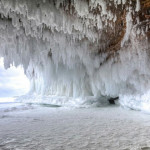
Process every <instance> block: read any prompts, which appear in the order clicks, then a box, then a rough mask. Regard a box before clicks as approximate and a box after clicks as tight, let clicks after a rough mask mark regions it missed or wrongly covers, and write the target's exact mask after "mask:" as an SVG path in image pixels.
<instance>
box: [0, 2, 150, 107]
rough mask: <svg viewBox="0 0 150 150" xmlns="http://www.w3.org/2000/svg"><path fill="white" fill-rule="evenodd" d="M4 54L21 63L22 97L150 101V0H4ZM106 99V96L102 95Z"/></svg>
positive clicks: (129, 103) (0, 33)
mask: <svg viewBox="0 0 150 150" xmlns="http://www.w3.org/2000/svg"><path fill="white" fill-rule="evenodd" d="M0 56H1V57H4V65H5V68H6V69H7V68H9V66H10V64H15V66H18V65H20V64H21V65H23V68H24V71H25V74H26V76H27V77H28V78H29V80H30V92H29V93H28V94H27V95H26V96H24V97H22V98H21V99H22V100H23V101H31V100H32V101H39V102H41V101H45V102H47V103H52V104H60V105H89V104H92V103H93V102H95V101H98V102H100V103H101V102H104V101H107V99H108V98H110V97H112V98H113V97H119V102H120V104H121V105H122V106H125V107H130V108H133V109H140V110H142V109H144V106H145V105H146V106H148V105H149V107H150V65H149V64H150V60H149V58H150V1H149V0H141V1H140V0H1V1H0ZM104 99H106V100H104Z"/></svg>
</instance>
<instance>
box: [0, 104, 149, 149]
mask: <svg viewBox="0 0 150 150" xmlns="http://www.w3.org/2000/svg"><path fill="white" fill-rule="evenodd" d="M49 106H50V105H31V104H20V103H3V104H0V150H130V149H131V150H140V149H141V150H148V149H150V138H149V137H150V115H149V114H144V113H141V112H138V111H132V110H127V109H123V108H121V107H119V106H107V107H97V108H63V107H52V106H51V107H49Z"/></svg>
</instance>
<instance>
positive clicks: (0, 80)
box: [0, 58, 29, 103]
mask: <svg viewBox="0 0 150 150" xmlns="http://www.w3.org/2000/svg"><path fill="white" fill-rule="evenodd" d="M28 90H29V80H28V78H27V77H26V75H25V74H24V70H23V68H22V67H21V66H18V67H15V66H13V65H11V66H10V68H8V69H5V68H4V59H3V58H0V103H5V102H14V101H15V98H16V97H18V96H21V95H24V94H26V93H27V92H28Z"/></svg>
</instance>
